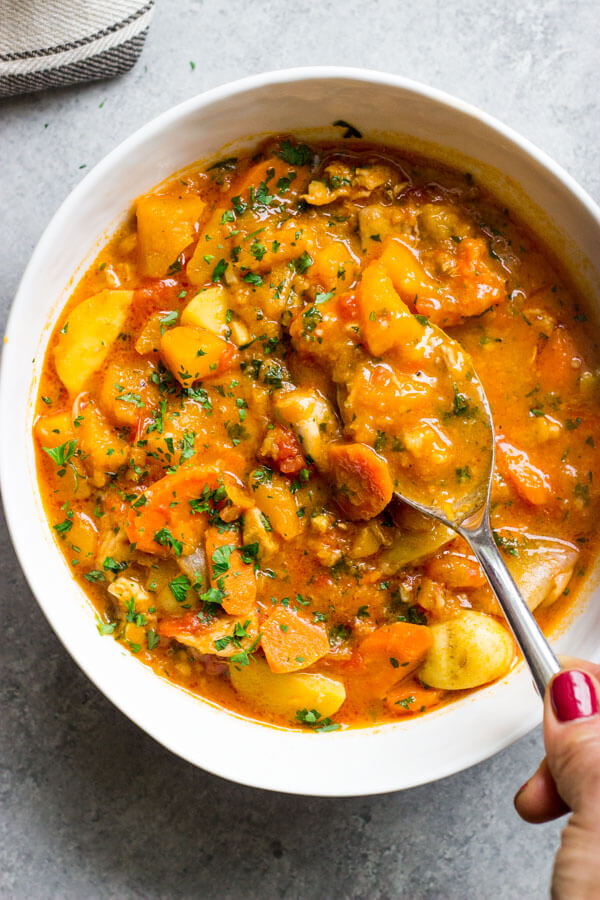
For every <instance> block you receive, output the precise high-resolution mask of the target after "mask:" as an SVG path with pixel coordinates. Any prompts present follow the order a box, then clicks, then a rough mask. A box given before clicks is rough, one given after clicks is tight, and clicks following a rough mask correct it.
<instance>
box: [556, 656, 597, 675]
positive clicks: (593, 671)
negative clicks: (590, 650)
mask: <svg viewBox="0 0 600 900" xmlns="http://www.w3.org/2000/svg"><path fill="white" fill-rule="evenodd" d="M558 661H559V663H560V664H561V666H562V667H563V669H579V670H580V671H582V672H589V674H590V675H593V676H594V677H595V678H597V679H599V680H600V666H599V665H598V663H593V662H590V661H589V659H578V658H577V657H576V656H565V655H563V654H562V653H561V654H560V655H559V657H558Z"/></svg>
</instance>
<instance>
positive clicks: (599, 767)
mask: <svg viewBox="0 0 600 900" xmlns="http://www.w3.org/2000/svg"><path fill="white" fill-rule="evenodd" d="M595 668H596V669H598V667H595ZM544 742H545V744H546V753H547V759H548V767H549V771H550V772H551V773H552V776H553V778H554V781H555V783H556V786H557V789H558V793H559V795H560V797H562V799H563V801H564V802H565V803H566V804H567V806H569V807H570V808H571V809H572V810H573V811H574V812H575V813H577V814H578V818H579V819H580V821H581V822H582V824H586V823H588V824H589V827H590V828H593V830H597V829H600V823H598V809H600V683H599V682H598V681H597V679H596V678H595V677H594V675H593V674H592V673H591V672H589V671H587V672H586V671H585V669H584V668H583V666H581V667H580V668H577V669H566V670H564V671H562V672H560V673H559V674H558V675H556V676H555V677H554V678H553V679H552V682H551V683H550V687H549V689H548V690H547V691H546V696H545V698H544Z"/></svg>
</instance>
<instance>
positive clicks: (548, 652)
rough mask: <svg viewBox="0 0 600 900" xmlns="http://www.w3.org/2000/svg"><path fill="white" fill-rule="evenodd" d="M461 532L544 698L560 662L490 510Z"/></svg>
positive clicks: (463, 526) (460, 530) (461, 529)
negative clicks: (499, 541)
mask: <svg viewBox="0 0 600 900" xmlns="http://www.w3.org/2000/svg"><path fill="white" fill-rule="evenodd" d="M458 531H459V533H460V534H461V535H462V537H464V538H465V540H466V541H468V543H469V545H470V547H471V549H472V550H473V552H474V553H475V556H476V557H477V559H478V560H479V562H480V563H481V567H482V568H483V571H484V572H485V574H486V577H487V579H488V581H489V583H490V586H491V588H492V590H493V592H494V594H495V595H496V597H497V598H498V602H499V603H500V606H501V607H502V611H503V613H504V615H505V617H506V620H507V622H508V624H509V625H510V628H511V631H512V633H513V634H514V636H515V639H516V641H517V643H518V645H519V647H520V648H521V651H522V653H523V656H524V657H525V660H526V661H527V664H528V665H529V668H530V670H531V674H532V676H533V680H534V682H535V686H536V687H537V689H538V691H539V694H540V696H541V697H543V696H544V693H545V691H546V687H547V685H548V682H549V681H550V679H551V678H552V676H553V675H556V673H557V672H560V664H559V662H558V660H557V658H556V656H555V655H554V652H553V651H552V648H551V647H550V644H549V643H548V641H547V640H546V638H545V637H544V634H543V632H542V631H541V629H540V627H539V625H538V623H537V622H536V620H535V618H534V617H533V615H532V613H531V611H530V609H529V607H528V606H527V604H526V603H525V601H524V600H523V598H522V597H521V594H520V593H519V589H518V588H517V586H516V584H515V582H514V581H513V578H512V575H511V574H510V572H509V571H508V569H507V567H506V564H505V562H504V560H503V559H502V557H501V555H500V553H499V551H498V548H497V546H496V542H495V541H494V537H493V535H492V531H491V528H490V523H489V519H488V515H487V511H486V514H485V515H484V516H483V519H482V520H481V522H480V523H479V524H478V525H477V526H475V527H473V528H470V527H468V526H465V525H464V524H463V525H462V526H461V527H460V528H459V529H458Z"/></svg>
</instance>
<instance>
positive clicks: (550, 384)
mask: <svg viewBox="0 0 600 900" xmlns="http://www.w3.org/2000/svg"><path fill="white" fill-rule="evenodd" d="M536 369H537V371H538V374H539V376H540V383H541V385H542V388H543V389H544V390H546V391H550V392H558V391H561V392H567V391H572V390H574V389H575V387H576V385H577V381H578V379H579V375H580V374H581V370H582V359H581V355H580V354H579V353H578V352H577V348H576V346H575V342H574V340H573V338H572V337H571V336H570V335H569V334H568V332H567V331H566V329H564V328H555V329H554V331H553V332H552V334H551V335H550V337H549V339H548V341H547V342H546V345H545V347H544V348H543V349H542V350H540V352H539V354H538V357H537V360H536Z"/></svg>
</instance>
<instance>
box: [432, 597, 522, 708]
mask: <svg viewBox="0 0 600 900" xmlns="http://www.w3.org/2000/svg"><path fill="white" fill-rule="evenodd" d="M430 630H431V636H432V638H433V645H432V647H431V649H430V650H429V652H428V654H427V656H426V657H425V662H424V663H423V665H422V666H421V668H420V669H419V672H418V675H419V678H420V679H421V681H423V682H424V683H425V684H427V685H429V686H430V687H434V688H441V689H442V690H448V691H458V690H467V689H468V688H474V687H479V686H480V685H482V684H487V683H488V682H490V681H495V680H496V678H500V677H502V675H505V674H506V673H507V672H508V670H509V668H510V666H511V663H512V661H513V659H514V655H515V646H514V642H513V639H512V637H511V636H510V634H509V633H508V631H507V630H506V628H503V626H502V625H500V623H499V622H498V621H497V620H496V619H493V618H492V617H491V616H486V615H484V613H480V612H475V611H474V610H464V611H463V612H462V613H461V614H460V615H459V616H457V617H456V618H455V619H449V620H448V621H446V622H440V623H438V624H437V625H432V626H431V629H430Z"/></svg>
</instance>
